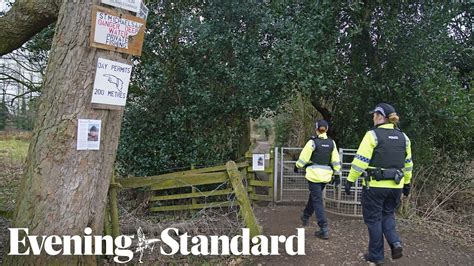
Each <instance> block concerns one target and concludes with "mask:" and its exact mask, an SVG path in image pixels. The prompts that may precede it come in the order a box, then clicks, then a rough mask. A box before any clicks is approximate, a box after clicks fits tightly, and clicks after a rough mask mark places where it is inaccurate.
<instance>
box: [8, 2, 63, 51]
mask: <svg viewBox="0 0 474 266" xmlns="http://www.w3.org/2000/svg"><path fill="white" fill-rule="evenodd" d="M61 2H62V1H61V0H17V1H15V3H14V4H13V6H12V9H11V10H10V11H8V13H7V14H6V15H5V16H3V17H0V29H1V30H0V40H2V41H1V42H0V56H2V55H4V54H8V53H10V52H12V51H13V50H15V49H17V48H20V47H21V46H22V45H23V44H24V43H25V42H27V41H28V40H29V39H30V38H31V37H33V36H34V35H35V34H36V33H38V32H40V31H41V30H42V29H44V28H45V27H46V26H48V25H49V24H51V23H53V22H54V21H56V19H57V18H58V13H59V7H60V6H61Z"/></svg>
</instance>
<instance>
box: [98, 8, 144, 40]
mask: <svg viewBox="0 0 474 266" xmlns="http://www.w3.org/2000/svg"><path fill="white" fill-rule="evenodd" d="M142 26H143V23H138V22H136V21H132V20H128V19H124V18H121V17H116V16H113V15H110V14H107V13H105V12H100V11H99V12H97V17H96V24H95V34H94V41H95V42H98V43H102V44H107V45H112V46H115V47H118V48H128V39H129V38H130V37H132V36H135V35H137V34H138V32H139V31H140V28H141V27H142Z"/></svg>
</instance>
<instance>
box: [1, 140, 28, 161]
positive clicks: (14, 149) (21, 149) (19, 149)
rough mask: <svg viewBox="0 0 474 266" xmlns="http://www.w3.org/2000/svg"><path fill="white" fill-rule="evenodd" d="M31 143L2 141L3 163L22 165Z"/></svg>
mask: <svg viewBox="0 0 474 266" xmlns="http://www.w3.org/2000/svg"><path fill="white" fill-rule="evenodd" d="M28 145H29V143H28V142H26V141H23V140H16V139H10V140H0V160H1V161H2V162H3V163H13V164H22V163H23V161H24V160H25V158H26V153H27V152H28Z"/></svg>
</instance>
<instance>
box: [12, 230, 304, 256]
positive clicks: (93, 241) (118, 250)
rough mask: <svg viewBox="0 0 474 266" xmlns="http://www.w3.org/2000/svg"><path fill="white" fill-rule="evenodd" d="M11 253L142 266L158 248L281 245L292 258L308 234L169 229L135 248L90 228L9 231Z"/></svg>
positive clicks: (141, 237)
mask: <svg viewBox="0 0 474 266" xmlns="http://www.w3.org/2000/svg"><path fill="white" fill-rule="evenodd" d="M8 230H9V231H10V252H9V253H8V255H13V256H31V255H40V254H44V253H46V254H48V255H51V256H60V255H76V256H84V255H108V256H114V257H113V259H114V261H115V262H116V263H127V262H129V261H131V260H132V259H133V257H134V254H135V253H139V262H140V263H142V258H143V254H144V252H145V251H146V250H148V251H149V252H150V253H151V252H153V250H154V248H155V247H156V248H157V250H158V252H159V253H160V254H161V255H166V256H170V255H175V254H180V255H202V256H206V255H211V256H212V255H217V256H220V255H264V256H266V255H280V253H279V247H280V244H282V246H284V249H285V252H286V253H287V254H288V255H292V256H293V255H306V254H305V249H304V248H305V232H304V229H303V228H297V229H296V231H297V233H296V235H291V236H288V237H287V236H284V235H276V236H275V235H271V236H264V235H257V236H254V237H252V238H251V237H250V230H249V229H248V228H243V229H242V234H241V235H237V236H234V237H231V238H230V237H228V236H225V235H222V236H205V235H195V236H190V235H189V234H188V233H184V234H179V230H178V229H176V228H172V227H171V228H167V229H165V230H163V231H162V232H161V235H160V238H150V239H148V238H146V236H145V234H144V233H143V231H142V229H141V228H139V229H138V230H137V236H138V239H137V244H136V246H135V247H132V243H133V239H134V238H135V236H134V235H120V236H118V237H116V238H115V239H114V238H112V236H108V235H106V236H98V235H91V233H92V229H91V228H89V227H86V228H85V229H84V235H83V236H79V235H73V236H68V235H65V236H58V235H50V236H36V235H29V233H28V232H29V230H28V229H27V228H9V229H8Z"/></svg>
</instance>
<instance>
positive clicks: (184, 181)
mask: <svg viewBox="0 0 474 266" xmlns="http://www.w3.org/2000/svg"><path fill="white" fill-rule="evenodd" d="M216 174H217V175H214V176H209V174H204V175H201V176H196V177H194V178H179V177H178V178H167V179H165V180H162V181H160V182H155V183H154V184H153V185H151V186H150V189H151V190H163V189H170V188H181V187H189V186H198V185H207V184H215V183H223V182H226V181H227V180H228V178H227V176H226V175H225V174H224V173H216Z"/></svg>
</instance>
